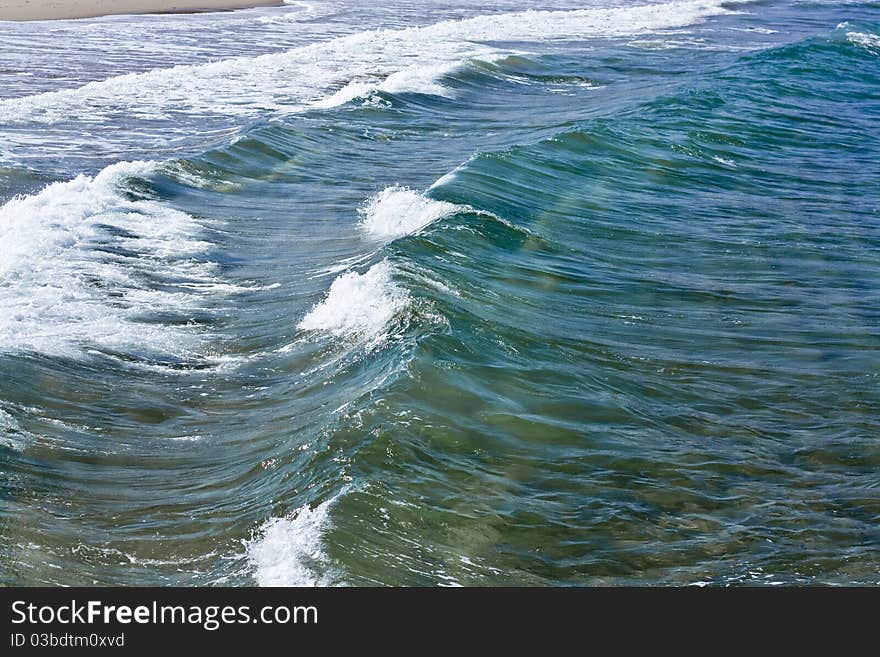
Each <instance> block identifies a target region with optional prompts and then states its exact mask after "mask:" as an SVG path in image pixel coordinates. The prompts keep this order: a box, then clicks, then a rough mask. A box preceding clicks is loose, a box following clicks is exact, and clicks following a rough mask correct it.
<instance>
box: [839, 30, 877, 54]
mask: <svg viewBox="0 0 880 657" xmlns="http://www.w3.org/2000/svg"><path fill="white" fill-rule="evenodd" d="M846 39H847V41H849V42H850V43H851V44H853V45H854V46H858V47H860V48H864V49H865V50H867V51H868V52H871V53H874V54H880V36H878V35H876V34H869V33H866V32H847V33H846Z"/></svg>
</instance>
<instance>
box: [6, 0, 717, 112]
mask: <svg viewBox="0 0 880 657" xmlns="http://www.w3.org/2000/svg"><path fill="white" fill-rule="evenodd" d="M729 4H730V2H725V1H724V0H709V1H707V0H701V1H693V0H687V1H682V2H669V3H664V4H653V5H642V6H636V7H615V8H603V9H577V10H570V11H525V12H516V13H506V14H495V15H483V16H478V17H475V18H469V19H465V20H459V21H444V22H440V23H437V24H434V25H430V26H427V27H416V28H407V29H400V30H373V31H366V32H361V33H358V34H354V35H349V36H344V37H339V38H335V39H332V40H329V41H326V42H319V43H315V44H311V45H309V46H305V47H300V48H295V49H292V50H288V51H285V52H281V53H271V54H266V55H261V56H258V57H238V58H232V59H227V60H222V61H218V62H212V63H209V64H200V65H181V66H175V67H172V68H166V69H156V70H153V71H149V72H146V73H133V74H128V75H122V76H118V77H114V78H109V79H106V80H102V81H96V82H90V83H89V84H86V85H84V86H82V87H79V88H74V89H63V90H59V91H52V92H46V93H41V94H38V95H33V96H26V97H20V98H12V99H6V100H3V101H0V121H3V122H4V123H7V124H21V123H27V122H44V123H55V122H58V121H61V120H68V119H71V118H79V119H83V120H88V121H89V122H90V123H94V122H95V121H97V120H100V118H101V117H102V116H105V117H111V116H114V115H120V114H125V115H126V116H127V117H128V118H130V119H146V120H155V119H158V118H165V119H168V118H171V117H173V116H174V115H175V114H176V113H177V112H180V111H185V112H188V113H196V114H214V115H218V116H243V115H253V114H258V113H261V112H267V111H268V112H282V113H284V112H290V111H299V110H302V109H305V108H307V107H309V106H311V105H313V104H315V103H323V104H325V105H326V104H328V103H329V101H328V99H329V98H333V97H336V99H337V100H338V101H339V102H345V101H346V100H350V99H351V98H352V97H354V96H352V93H355V92H356V93H357V95H360V94H362V93H363V92H364V90H365V89H367V88H380V87H381V86H382V85H383V84H384V85H385V89H386V90H387V91H389V92H393V93H401V92H406V91H416V92H428V93H438V92H439V93H444V92H443V91H442V89H441V87H440V85H439V84H438V77H439V76H442V75H444V74H445V72H447V71H448V70H449V67H450V66H454V65H456V64H460V63H462V62H464V61H467V60H468V59H472V58H480V57H492V56H498V55H499V54H500V53H503V52H505V51H504V50H503V49H500V48H497V47H493V46H490V45H486V43H481V42H496V43H497V42H542V41H547V40H558V39H577V38H584V37H595V36H605V37H608V36H626V35H633V34H640V33H643V32H647V31H655V30H662V29H667V28H672V27H682V26H686V25H690V24H694V23H697V22H699V21H701V20H703V19H706V18H708V17H710V16H713V15H718V14H724V13H728V12H729V10H728V9H726V8H725V5H729ZM508 54H509V53H508ZM414 61H417V62H419V63H418V65H416V66H414V65H413V64H412V62H414ZM351 85H354V86H351ZM358 85H362V86H358ZM346 88H347V89H348V91H345V92H340V89H346ZM337 94H338V95H337ZM329 104H332V103H329Z"/></svg>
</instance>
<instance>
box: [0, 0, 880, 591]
mask: <svg viewBox="0 0 880 657" xmlns="http://www.w3.org/2000/svg"><path fill="white" fill-rule="evenodd" d="M374 5H375V6H370V7H364V6H361V5H359V4H354V3H345V2H315V3H308V4H307V3H292V4H290V5H288V6H286V7H283V8H272V9H258V10H248V11H243V12H232V13H224V14H204V15H199V16H193V17H181V16H157V17H143V16H142V17H115V18H106V19H97V20H89V21H67V22H58V23H32V24H13V23H0V38H3V39H4V41H5V42H6V43H7V44H11V45H10V46H8V47H7V48H8V51H9V52H10V53H11V55H10V56H8V57H7V59H8V61H7V62H6V63H4V65H3V70H0V135H2V140H0V202H2V203H3V205H2V209H0V473H2V476H0V482H2V484H0V486H2V487H0V499H2V506H0V555H2V559H0V564H2V569H0V581H2V582H3V583H6V584H25V585H34V584H64V585H73V584H93V583H94V584H110V585H118V584H160V585H162V584H174V585H191V584H195V585H208V584H212V585H253V584H260V585H273V584H275V585H277V584H287V585H310V584H317V585H337V584H339V585H373V584H381V585H596V584H706V583H708V584H746V583H748V584H847V583H859V584H877V583H878V582H880V529H878V527H880V524H878V521H880V485H878V481H880V479H878V467H880V443H878V435H880V330H878V329H880V310H878V308H880V222H878V204H880V4H878V3H876V2H850V3H845V2H782V1H766V2H745V3H722V2H665V3H658V4H655V5H649V4H647V3H646V2H630V3H626V2H623V3H610V2H605V0H600V1H599V2H588V3H571V2H549V3H525V2H521V1H517V2H514V1H510V2H496V3H492V4H489V5H488V6H486V4H485V3H476V2H465V1H462V2H450V3H447V2H444V3H442V4H434V5H431V4H426V3H403V2H384V3H374ZM528 9H530V10H532V11H530V12H526V13H523V12H525V10H528ZM47 42H51V43H52V44H53V47H52V48H47V47H46V44H47ZM175 66H176V67H177V68H173V67H175Z"/></svg>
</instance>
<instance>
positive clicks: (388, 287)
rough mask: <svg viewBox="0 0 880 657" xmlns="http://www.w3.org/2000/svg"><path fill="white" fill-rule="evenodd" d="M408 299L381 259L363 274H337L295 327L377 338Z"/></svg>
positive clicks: (386, 262) (391, 270)
mask: <svg viewBox="0 0 880 657" xmlns="http://www.w3.org/2000/svg"><path fill="white" fill-rule="evenodd" d="M409 302H410V297H409V295H408V294H407V292H406V291H405V290H403V289H402V288H401V287H400V286H398V285H397V284H396V283H395V282H394V279H393V268H392V266H391V264H390V263H389V262H388V261H387V260H383V261H382V262H380V263H378V264H375V265H373V266H372V267H370V269H368V270H367V271H366V272H365V273H363V274H358V273H357V272H346V273H345V274H342V275H341V276H339V277H338V278H337V279H336V280H335V281H333V284H332V285H331V286H330V290H329V292H328V293H327V297H326V298H325V299H324V300H323V301H321V302H320V303H318V304H316V305H315V306H314V307H313V308H312V309H311V310H310V311H309V313H308V314H307V315H306V316H305V318H304V319H303V320H302V321H301V322H300V323H299V325H298V328H301V329H304V330H309V331H326V332H328V333H330V334H332V335H334V336H336V337H344V336H346V337H357V338H361V339H367V340H373V341H380V340H381V339H382V337H383V336H384V335H385V331H386V328H387V326H388V324H389V322H390V321H391V320H392V319H393V318H394V316H395V315H397V314H398V313H400V312H401V311H402V310H403V309H404V308H406V307H407V306H408V305H409Z"/></svg>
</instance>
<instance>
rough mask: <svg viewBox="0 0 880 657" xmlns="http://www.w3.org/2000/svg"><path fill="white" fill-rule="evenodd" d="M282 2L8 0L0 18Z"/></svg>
mask: <svg viewBox="0 0 880 657" xmlns="http://www.w3.org/2000/svg"><path fill="white" fill-rule="evenodd" d="M283 5H284V2H283V0H239V1H236V0H190V1H189V2H188V1H187V0H8V2H4V3H3V6H2V7H0V21H45V20H66V19H73V18H97V17H98V16H110V15H114V14H190V13H199V12H208V11H227V10H231V9H247V8H249V7H280V6H283Z"/></svg>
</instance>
